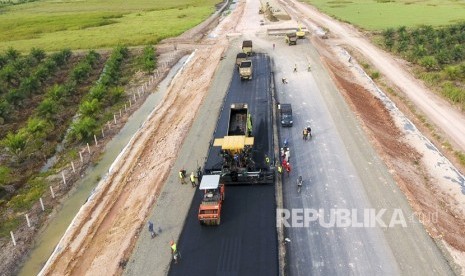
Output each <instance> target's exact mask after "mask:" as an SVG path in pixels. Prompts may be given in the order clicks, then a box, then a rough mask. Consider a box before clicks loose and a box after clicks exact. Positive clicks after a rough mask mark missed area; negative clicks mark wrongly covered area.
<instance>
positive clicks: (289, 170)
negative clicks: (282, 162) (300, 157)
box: [286, 162, 291, 177]
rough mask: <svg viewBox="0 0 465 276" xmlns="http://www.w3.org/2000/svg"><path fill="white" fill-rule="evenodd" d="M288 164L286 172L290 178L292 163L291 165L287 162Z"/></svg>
mask: <svg viewBox="0 0 465 276" xmlns="http://www.w3.org/2000/svg"><path fill="white" fill-rule="evenodd" d="M286 163H287V166H286V172H287V176H288V177H289V174H290V172H291V163H289V162H286Z"/></svg>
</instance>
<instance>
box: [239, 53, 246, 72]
mask: <svg viewBox="0 0 465 276" xmlns="http://www.w3.org/2000/svg"><path fill="white" fill-rule="evenodd" d="M246 59H247V54H245V53H238V54H237V55H236V65H237V68H238V69H239V66H240V65H241V62H243V61H244V60H246Z"/></svg>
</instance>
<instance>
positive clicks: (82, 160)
mask: <svg viewBox="0 0 465 276" xmlns="http://www.w3.org/2000/svg"><path fill="white" fill-rule="evenodd" d="M79 158H81V163H84V158H83V157H82V151H79Z"/></svg>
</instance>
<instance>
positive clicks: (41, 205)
mask: <svg viewBox="0 0 465 276" xmlns="http://www.w3.org/2000/svg"><path fill="white" fill-rule="evenodd" d="M39 201H40V207H42V211H45V206H44V201H43V200H42V198H39Z"/></svg>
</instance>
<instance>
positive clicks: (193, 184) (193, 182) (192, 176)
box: [190, 172, 197, 188]
mask: <svg viewBox="0 0 465 276" xmlns="http://www.w3.org/2000/svg"><path fill="white" fill-rule="evenodd" d="M190 179H191V184H192V188H195V186H197V184H196V183H195V174H194V172H191V176H190Z"/></svg>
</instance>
